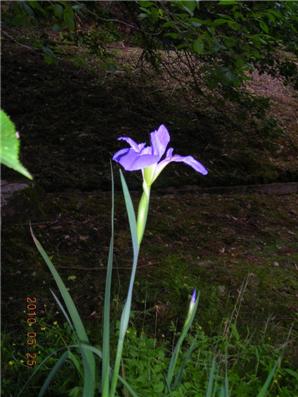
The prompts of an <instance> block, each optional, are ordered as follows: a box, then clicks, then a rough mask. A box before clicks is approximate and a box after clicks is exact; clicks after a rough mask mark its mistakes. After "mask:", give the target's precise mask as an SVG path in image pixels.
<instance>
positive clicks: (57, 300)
mask: <svg viewBox="0 0 298 397" xmlns="http://www.w3.org/2000/svg"><path fill="white" fill-rule="evenodd" d="M50 291H51V294H52V295H53V297H54V299H55V301H56V303H57V305H58V306H59V308H60V310H61V311H62V313H63V315H64V317H65V318H66V321H67V322H68V325H69V326H70V329H71V330H72V331H74V327H73V325H72V322H71V321H70V318H69V316H68V314H67V312H66V310H65V309H64V306H63V305H62V303H61V302H60V300H59V298H58V297H57V295H56V294H55V292H54V291H53V290H51V289H50Z"/></svg>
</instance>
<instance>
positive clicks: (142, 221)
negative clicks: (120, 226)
mask: <svg viewBox="0 0 298 397" xmlns="http://www.w3.org/2000/svg"><path fill="white" fill-rule="evenodd" d="M149 201H150V186H148V185H147V183H146V182H145V181H144V182H143V194H142V197H141V199H140V203H139V209H138V219H137V235H138V243H139V245H140V244H141V241H142V239H143V236H144V231H145V227H146V222H147V216H148V210H149Z"/></svg>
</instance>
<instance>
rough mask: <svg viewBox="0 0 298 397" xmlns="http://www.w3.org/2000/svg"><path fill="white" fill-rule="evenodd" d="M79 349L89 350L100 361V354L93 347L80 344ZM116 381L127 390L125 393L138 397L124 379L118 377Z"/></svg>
mask: <svg viewBox="0 0 298 397" xmlns="http://www.w3.org/2000/svg"><path fill="white" fill-rule="evenodd" d="M81 347H82V348H83V349H86V350H89V351H91V352H93V353H94V354H96V355H97V356H98V357H99V358H100V359H102V352H101V351H100V350H99V349H97V348H96V347H94V346H90V345H84V344H81ZM118 379H119V381H120V382H121V383H122V384H123V386H125V388H126V389H127V391H128V392H129V393H130V394H131V395H132V396H133V397H138V395H137V393H136V392H135V391H134V390H133V388H132V387H131V386H130V385H129V383H127V382H126V380H125V379H123V378H122V376H120V375H118Z"/></svg>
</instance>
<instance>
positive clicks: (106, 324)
mask: <svg viewBox="0 0 298 397" xmlns="http://www.w3.org/2000/svg"><path fill="white" fill-rule="evenodd" d="M111 182H112V208H111V239H110V246H109V255H108V265H107V274H106V284H105V295H104V312H103V337H102V397H109V388H110V305H111V284H112V271H113V252H114V207H115V193H114V175H113V167H112V164H111Z"/></svg>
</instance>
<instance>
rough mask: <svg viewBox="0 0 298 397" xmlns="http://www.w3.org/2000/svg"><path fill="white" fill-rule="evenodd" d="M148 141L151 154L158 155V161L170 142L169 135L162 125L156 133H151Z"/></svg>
mask: <svg viewBox="0 0 298 397" xmlns="http://www.w3.org/2000/svg"><path fill="white" fill-rule="evenodd" d="M150 140H151V147H152V153H153V154H155V155H158V159H159V160H160V159H161V158H162V156H163V154H164V153H165V151H166V149H167V146H168V143H169V142H170V134H169V132H168V130H167V129H166V127H165V126H164V125H163V124H162V125H161V126H160V127H159V129H158V130H157V131H154V132H151V134H150Z"/></svg>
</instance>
